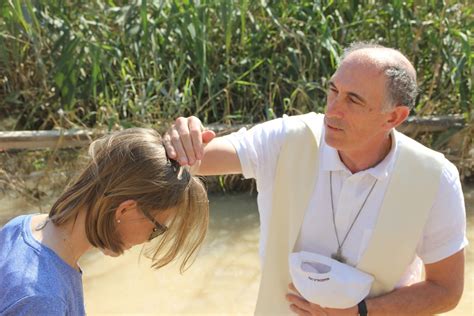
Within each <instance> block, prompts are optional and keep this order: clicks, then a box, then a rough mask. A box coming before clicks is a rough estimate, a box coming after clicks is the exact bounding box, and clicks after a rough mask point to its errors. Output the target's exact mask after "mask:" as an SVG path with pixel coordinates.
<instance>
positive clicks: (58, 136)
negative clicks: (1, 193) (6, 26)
mask: <svg viewBox="0 0 474 316" xmlns="http://www.w3.org/2000/svg"><path fill="white" fill-rule="evenodd" d="M464 125H465V120H464V118H463V117H462V116H459V115H458V116H439V117H409V118H408V120H407V121H406V122H405V123H403V124H402V125H401V126H400V127H399V128H398V130H399V131H401V132H403V133H405V134H408V135H412V134H418V133H434V132H440V131H444V130H446V129H448V128H456V129H461V128H463V126H464ZM251 126H252V125H249V124H247V125H245V124H239V125H232V126H229V125H222V124H211V125H209V126H208V128H209V129H211V130H213V131H215V132H216V133H218V134H219V135H224V134H228V133H230V132H233V131H236V130H238V129H240V128H242V127H247V128H250V127H251ZM105 133H106V131H98V130H78V129H76V130H74V129H73V130H49V131H10V132H0V151H1V150H12V149H29V150H35V149H47V148H50V149H54V148H67V147H84V146H87V145H88V144H90V142H91V140H92V139H95V138H97V137H99V136H101V135H104V134H105Z"/></svg>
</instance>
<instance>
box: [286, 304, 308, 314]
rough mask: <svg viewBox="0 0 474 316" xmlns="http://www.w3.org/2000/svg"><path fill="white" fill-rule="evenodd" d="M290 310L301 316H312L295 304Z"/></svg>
mask: <svg viewBox="0 0 474 316" xmlns="http://www.w3.org/2000/svg"><path fill="white" fill-rule="evenodd" d="M290 309H291V311H292V312H293V313H295V314H297V315H300V316H311V313H310V312H308V311H306V310H304V309H302V308H299V307H298V306H296V305H295V304H292V305H290Z"/></svg>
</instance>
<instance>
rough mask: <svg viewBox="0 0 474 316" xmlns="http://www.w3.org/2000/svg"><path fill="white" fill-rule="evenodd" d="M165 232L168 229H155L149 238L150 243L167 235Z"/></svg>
mask: <svg viewBox="0 0 474 316" xmlns="http://www.w3.org/2000/svg"><path fill="white" fill-rule="evenodd" d="M165 231H166V227H161V228H158V227H155V228H153V232H152V233H151V235H150V238H148V241H150V240H153V239H155V238H156V237H158V236H161V235H163V234H164V233H165Z"/></svg>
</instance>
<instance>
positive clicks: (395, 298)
mask: <svg viewBox="0 0 474 316" xmlns="http://www.w3.org/2000/svg"><path fill="white" fill-rule="evenodd" d="M425 272H426V278H425V281H423V282H420V283H416V284H413V285H412V286H407V287H403V288H400V289H397V290H395V291H393V292H391V293H389V294H387V295H383V296H380V297H377V298H373V299H368V300H367V309H368V311H369V314H370V315H393V314H394V313H395V314H397V315H403V314H406V315H408V314H411V315H413V314H416V315H428V314H429V315H431V314H438V313H443V312H447V311H449V310H451V309H453V308H454V307H456V305H457V304H458V302H459V300H460V299H461V296H462V292H463V289H464V250H461V251H459V252H457V253H455V254H454V255H452V256H449V257H447V258H445V259H443V260H441V261H438V262H435V263H432V264H426V265H425Z"/></svg>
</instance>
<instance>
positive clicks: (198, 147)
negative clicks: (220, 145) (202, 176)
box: [163, 116, 216, 166]
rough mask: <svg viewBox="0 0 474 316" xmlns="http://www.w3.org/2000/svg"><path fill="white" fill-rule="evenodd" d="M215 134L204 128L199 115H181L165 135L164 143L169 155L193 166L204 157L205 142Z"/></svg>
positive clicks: (181, 162)
mask: <svg viewBox="0 0 474 316" xmlns="http://www.w3.org/2000/svg"><path fill="white" fill-rule="evenodd" d="M215 136H216V134H215V133H214V132H213V131H209V130H204V128H203V126H202V123H201V121H200V120H199V119H198V118H197V117H195V116H190V117H187V118H186V117H179V118H177V119H176V121H175V123H174V124H173V125H172V126H171V127H170V128H169V129H168V131H167V132H166V133H165V135H164V136H163V143H164V145H165V148H166V152H167V154H168V157H170V158H171V159H175V160H177V161H178V162H179V163H180V165H182V166H184V165H190V166H192V165H194V164H195V163H196V161H198V160H201V159H202V158H203V156H204V146H205V144H207V143H209V142H210V141H211V140H212V139H213V138H214V137H215Z"/></svg>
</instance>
